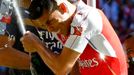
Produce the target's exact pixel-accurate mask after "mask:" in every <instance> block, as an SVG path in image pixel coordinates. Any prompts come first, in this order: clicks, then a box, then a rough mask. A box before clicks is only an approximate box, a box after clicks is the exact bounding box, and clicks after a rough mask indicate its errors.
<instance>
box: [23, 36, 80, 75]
mask: <svg viewBox="0 0 134 75" xmlns="http://www.w3.org/2000/svg"><path fill="white" fill-rule="evenodd" d="M21 41H22V43H23V46H24V48H25V49H26V51H28V52H30V51H31V50H32V51H33V50H35V51H37V52H38V53H39V55H40V56H41V58H42V59H43V61H44V63H45V64H47V65H48V67H49V68H50V69H51V70H52V71H53V72H54V73H55V74H56V75H65V74H68V73H69V72H70V71H71V69H72V67H73V66H74V64H75V62H76V60H77V59H78V57H79V56H80V54H81V53H79V52H77V51H74V50H72V49H70V48H67V47H64V48H63V50H62V53H61V54H60V55H55V54H54V53H53V52H51V50H48V49H47V48H46V47H44V45H43V43H42V42H41V41H40V40H39V39H38V37H36V36H35V35H33V34H31V33H26V34H25V35H24V36H23V38H22V39H21ZM31 41H32V42H31ZM30 43H32V44H30ZM32 51H31V52H32Z"/></svg>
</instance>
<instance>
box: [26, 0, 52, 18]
mask: <svg viewBox="0 0 134 75" xmlns="http://www.w3.org/2000/svg"><path fill="white" fill-rule="evenodd" d="M52 3H53V0H32V2H31V4H30V7H29V8H28V10H27V11H28V12H29V18H30V19H37V18H39V17H40V16H41V15H42V13H43V11H50V10H51V9H52V7H53V4H52Z"/></svg>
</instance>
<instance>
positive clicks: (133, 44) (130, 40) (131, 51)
mask: <svg viewBox="0 0 134 75" xmlns="http://www.w3.org/2000/svg"><path fill="white" fill-rule="evenodd" d="M123 47H124V49H125V51H126V53H127V56H128V58H132V59H133V58H134V32H132V33H130V34H128V36H127V37H126V39H125V41H124V43H123Z"/></svg>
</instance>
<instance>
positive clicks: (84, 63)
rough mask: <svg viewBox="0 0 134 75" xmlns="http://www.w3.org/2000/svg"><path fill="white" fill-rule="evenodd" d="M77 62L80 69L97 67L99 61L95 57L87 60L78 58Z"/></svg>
mask: <svg viewBox="0 0 134 75" xmlns="http://www.w3.org/2000/svg"><path fill="white" fill-rule="evenodd" d="M78 63H79V67H80V68H81V69H84V68H92V67H97V66H98V65H99V62H98V61H97V59H96V58H92V59H88V60H81V59H80V58H79V59H78Z"/></svg>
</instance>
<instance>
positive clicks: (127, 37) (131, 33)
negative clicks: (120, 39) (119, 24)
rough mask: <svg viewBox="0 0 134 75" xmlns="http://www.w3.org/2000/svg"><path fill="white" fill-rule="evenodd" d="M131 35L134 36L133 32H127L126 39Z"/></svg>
mask: <svg viewBox="0 0 134 75" xmlns="http://www.w3.org/2000/svg"><path fill="white" fill-rule="evenodd" d="M131 37H134V32H131V33H129V34H128V35H127V36H126V39H129V38H131Z"/></svg>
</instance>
